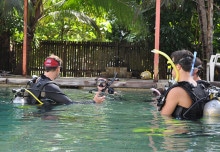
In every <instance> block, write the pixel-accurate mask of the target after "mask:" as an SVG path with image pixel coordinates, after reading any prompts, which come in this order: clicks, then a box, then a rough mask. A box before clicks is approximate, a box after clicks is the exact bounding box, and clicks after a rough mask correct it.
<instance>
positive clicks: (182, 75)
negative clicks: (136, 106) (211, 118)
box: [157, 50, 209, 120]
mask: <svg viewBox="0 0 220 152" xmlns="http://www.w3.org/2000/svg"><path fill="white" fill-rule="evenodd" d="M171 58H172V60H173V63H174V64H175V67H176V69H177V71H178V74H177V73H175V72H174V70H172V75H173V77H174V78H175V77H176V76H177V75H178V76H179V78H178V81H177V82H176V83H175V84H173V85H171V86H170V87H169V88H168V89H167V90H166V91H165V93H163V94H161V96H160V98H158V104H157V106H158V110H159V111H160V113H161V114H162V115H165V116H172V117H174V118H176V119H186V120H195V119H200V118H202V116H203V109H204V105H205V104H206V103H207V102H208V101H209V96H208V92H207V91H206V90H205V86H204V85H203V84H200V83H197V82H196V81H195V80H194V79H193V77H192V75H191V69H192V65H193V59H194V56H193V54H192V53H191V52H190V51H188V50H179V51H175V52H173V53H172V54H171Z"/></svg>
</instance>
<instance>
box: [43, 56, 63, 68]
mask: <svg viewBox="0 0 220 152" xmlns="http://www.w3.org/2000/svg"><path fill="white" fill-rule="evenodd" d="M57 67H60V69H62V60H61V59H60V58H59V57H58V56H56V55H54V54H51V55H50V56H48V57H47V58H46V59H45V61H44V68H45V71H47V72H48V71H55V70H56V69H57Z"/></svg>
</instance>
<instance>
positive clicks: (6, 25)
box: [0, 0, 23, 35]
mask: <svg viewBox="0 0 220 152" xmlns="http://www.w3.org/2000/svg"><path fill="white" fill-rule="evenodd" d="M0 6H1V7H0V33H3V32H8V31H9V32H10V34H11V35H14V34H15V33H18V32H19V31H21V30H22V29H23V23H22V17H23V16H22V10H21V7H22V6H23V4H22V3H21V1H17V0H1V1H0Z"/></svg>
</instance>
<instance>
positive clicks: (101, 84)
mask: <svg viewBox="0 0 220 152" xmlns="http://www.w3.org/2000/svg"><path fill="white" fill-rule="evenodd" d="M106 85H107V82H106V80H105V79H99V80H97V88H98V91H101V90H103V89H104V88H105V87H106Z"/></svg>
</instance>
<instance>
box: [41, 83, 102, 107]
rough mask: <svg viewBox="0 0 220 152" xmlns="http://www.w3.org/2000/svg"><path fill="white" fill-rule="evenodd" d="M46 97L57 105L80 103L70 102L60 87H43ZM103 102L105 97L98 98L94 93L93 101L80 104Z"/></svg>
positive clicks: (50, 85)
mask: <svg viewBox="0 0 220 152" xmlns="http://www.w3.org/2000/svg"><path fill="white" fill-rule="evenodd" d="M45 90H47V92H46V97H47V98H49V99H52V100H53V101H56V102H57V104H72V103H80V102H74V101H72V100H71V99H70V98H69V97H68V96H67V95H66V94H64V93H63V92H62V91H61V89H60V87H59V86H57V85H56V84H48V85H47V86H45ZM104 100H105V96H103V97H99V93H96V94H95V96H94V98H93V101H92V100H91V101H89V102H82V104H83V103H102V102H103V101H104Z"/></svg>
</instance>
